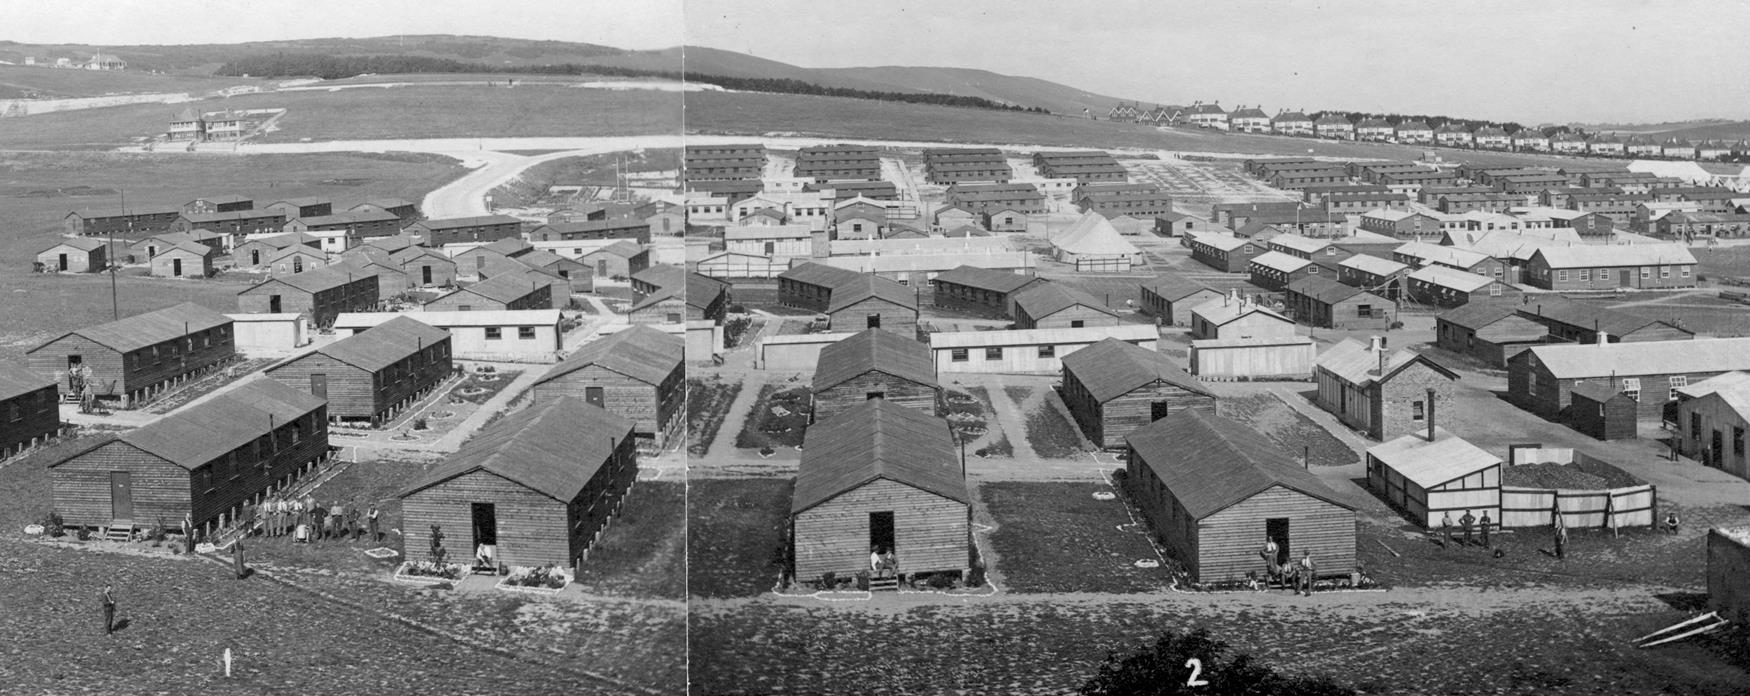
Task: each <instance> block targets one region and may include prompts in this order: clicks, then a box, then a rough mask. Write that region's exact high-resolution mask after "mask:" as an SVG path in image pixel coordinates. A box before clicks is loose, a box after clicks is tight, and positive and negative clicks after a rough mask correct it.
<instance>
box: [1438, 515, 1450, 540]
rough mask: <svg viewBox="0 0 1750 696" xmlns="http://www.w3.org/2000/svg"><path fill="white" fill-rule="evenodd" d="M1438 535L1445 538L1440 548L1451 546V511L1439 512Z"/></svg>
mask: <svg viewBox="0 0 1750 696" xmlns="http://www.w3.org/2000/svg"><path fill="white" fill-rule="evenodd" d="M1440 537H1441V538H1442V539H1445V540H1446V543H1445V544H1443V545H1441V548H1447V549H1449V548H1452V513H1451V512H1443V513H1440Z"/></svg>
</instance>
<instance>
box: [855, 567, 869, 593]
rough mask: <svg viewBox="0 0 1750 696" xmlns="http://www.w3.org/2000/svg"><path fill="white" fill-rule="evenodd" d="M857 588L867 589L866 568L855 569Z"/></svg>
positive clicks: (867, 573) (867, 576) (867, 572)
mask: <svg viewBox="0 0 1750 696" xmlns="http://www.w3.org/2000/svg"><path fill="white" fill-rule="evenodd" d="M857 589H859V590H868V589H869V571H866V570H859V571H857Z"/></svg>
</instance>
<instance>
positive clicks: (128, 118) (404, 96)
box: [0, 85, 681, 150]
mask: <svg viewBox="0 0 1750 696" xmlns="http://www.w3.org/2000/svg"><path fill="white" fill-rule="evenodd" d="M190 105H192V106H194V107H195V108H197V109H206V110H218V109H275V108H284V109H287V110H288V111H287V113H286V115H285V116H284V117H282V118H281V119H280V120H279V122H278V123H277V124H276V125H277V127H278V128H279V130H276V131H274V132H272V133H268V134H266V135H264V136H261V141H262V142H298V141H299V140H302V139H305V138H309V139H313V140H354V139H382V138H470V137H501V138H509V137H520V136H579V135H643V134H674V133H679V132H680V130H681V97H680V95H679V94H678V93H673V92H656V91H651V90H626V91H608V90H599V89H572V88H568V87H559V86H551V85H543V86H532V87H530V88H528V89H504V88H492V87H486V86H484V85H480V86H476V85H443V86H430V87H415V86H409V87H391V88H383V89H346V90H340V91H335V92H329V91H300V92H270V93H262V94H249V95H242V96H237V97H231V98H228V99H224V100H204V101H199V102H193V103H192V104H135V105H128V106H116V107H108V108H103V109H85V110H82V111H70V112H64V113H51V114H40V115H32V116H23V117H18V118H9V119H7V120H6V128H5V129H4V130H0V148H5V149H43V150H80V149H104V148H111V147H116V146H119V145H126V144H128V143H131V142H133V141H134V140H135V139H138V138H149V137H155V136H157V135H159V134H162V133H164V132H165V131H166V130H168V129H169V127H170V117H171V116H174V115H175V114H176V112H178V111H180V110H182V109H184V108H187V107H188V106H190ZM244 147H245V150H247V147H248V146H247V145H246V146H244Z"/></svg>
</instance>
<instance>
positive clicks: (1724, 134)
mask: <svg viewBox="0 0 1750 696" xmlns="http://www.w3.org/2000/svg"><path fill="white" fill-rule="evenodd" d="M1650 135H1656V136H1658V137H1660V138H1683V139H1685V140H1746V139H1750V121H1727V122H1722V123H1710V124H1708V125H1705V126H1691V127H1688V128H1677V129H1674V130H1665V131H1660V132H1658V133H1650Z"/></svg>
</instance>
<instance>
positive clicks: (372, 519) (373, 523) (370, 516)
mask: <svg viewBox="0 0 1750 696" xmlns="http://www.w3.org/2000/svg"><path fill="white" fill-rule="evenodd" d="M365 523H366V524H368V525H370V527H371V543H373V544H375V543H377V542H380V541H382V540H383V535H382V534H378V533H377V504H376V503H371V511H370V512H369V513H366V514H365Z"/></svg>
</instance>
